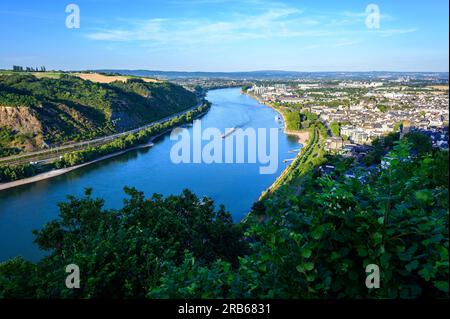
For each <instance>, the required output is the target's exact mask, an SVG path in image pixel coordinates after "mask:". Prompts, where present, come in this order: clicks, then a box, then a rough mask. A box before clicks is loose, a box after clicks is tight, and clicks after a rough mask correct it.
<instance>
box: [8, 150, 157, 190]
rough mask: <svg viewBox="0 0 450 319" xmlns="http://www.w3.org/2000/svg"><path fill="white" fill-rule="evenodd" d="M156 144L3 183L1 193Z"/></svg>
mask: <svg viewBox="0 0 450 319" xmlns="http://www.w3.org/2000/svg"><path fill="white" fill-rule="evenodd" d="M153 145H154V144H153V143H148V144H143V145H138V146H135V147H132V148H129V149H126V150H123V151H120V152H117V153H113V154H109V155H105V156H102V157H99V158H97V159H95V160H93V161H90V162H87V163H83V164H80V165H75V166H71V167H65V168H60V169H55V170H52V171H49V172H45V173H41V174H38V175H36V176H33V177H29V178H24V179H19V180H17V181H13V182H8V183H3V184H0V191H2V190H5V189H9V188H13V187H17V186H21V185H26V184H31V183H35V182H39V181H43V180H46V179H49V178H52V177H56V176H60V175H63V174H66V173H69V172H71V171H74V170H76V169H79V168H81V167H85V166H88V165H91V164H94V163H97V162H100V161H103V160H106V159H108V158H112V157H116V156H119V155H122V154H125V153H128V152H131V151H135V150H138V149H143V148H149V147H152V146H153Z"/></svg>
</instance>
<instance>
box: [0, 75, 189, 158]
mask: <svg viewBox="0 0 450 319" xmlns="http://www.w3.org/2000/svg"><path fill="white" fill-rule="evenodd" d="M195 104H196V97H195V95H194V94H193V93H191V92H189V91H187V90H185V89H184V88H182V87H180V86H177V85H174V84H171V83H168V82H144V81H142V80H140V79H136V78H134V79H129V80H128V81H127V82H122V81H115V82H112V83H109V84H106V83H94V82H91V81H86V80H82V79H80V78H78V77H75V76H70V75H67V74H64V75H62V76H61V77H60V78H48V77H43V78H39V79H38V78H36V77H35V76H33V75H27V74H3V75H0V156H5V155H10V154H14V153H17V152H19V151H21V150H28V151H30V150H36V149H40V148H42V147H43V146H44V145H45V144H47V145H52V144H61V143H64V142H68V141H80V140H85V139H89V138H93V137H97V136H101V135H107V134H111V133H114V132H120V131H124V130H127V129H132V128H135V127H138V126H140V125H144V124H146V123H149V122H151V121H153V120H156V119H159V118H162V117H166V116H168V115H171V114H173V113H176V112H180V111H182V110H184V109H187V108H189V107H192V106H194V105H195Z"/></svg>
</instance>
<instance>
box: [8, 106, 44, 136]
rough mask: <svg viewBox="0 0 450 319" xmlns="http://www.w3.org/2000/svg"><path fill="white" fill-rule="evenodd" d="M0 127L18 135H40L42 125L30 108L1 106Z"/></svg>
mask: <svg viewBox="0 0 450 319" xmlns="http://www.w3.org/2000/svg"><path fill="white" fill-rule="evenodd" d="M0 127H4V128H7V129H10V130H12V131H16V132H20V133H25V134H27V133H31V134H38V133H42V124H41V122H40V121H39V119H38V118H37V116H36V112H35V111H34V110H33V109H32V108H30V107H16V106H1V105H0Z"/></svg>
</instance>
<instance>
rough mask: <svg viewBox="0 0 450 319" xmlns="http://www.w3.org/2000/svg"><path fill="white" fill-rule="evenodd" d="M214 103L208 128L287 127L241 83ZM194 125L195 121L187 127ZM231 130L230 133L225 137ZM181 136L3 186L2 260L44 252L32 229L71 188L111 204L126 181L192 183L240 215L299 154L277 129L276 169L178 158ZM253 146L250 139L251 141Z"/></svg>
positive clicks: (164, 185)
mask: <svg viewBox="0 0 450 319" xmlns="http://www.w3.org/2000/svg"><path fill="white" fill-rule="evenodd" d="M207 99H208V100H209V101H210V102H211V103H212V107H211V109H210V111H209V112H208V113H207V114H206V115H205V116H204V117H202V119H201V126H202V129H205V128H208V127H214V128H218V129H220V130H221V131H222V132H223V131H224V130H225V129H226V128H234V127H241V128H243V129H246V128H249V127H252V128H255V129H256V128H281V127H282V123H279V122H277V121H276V120H275V116H276V115H277V113H276V112H275V111H274V110H272V109H271V108H269V107H267V106H265V105H263V104H260V103H258V102H257V101H256V100H254V99H253V98H251V97H248V96H246V95H243V94H241V92H240V89H236V88H229V89H218V90H212V91H209V92H208V95H207ZM188 130H189V131H192V127H188ZM227 138H229V137H227ZM175 143H176V141H173V140H170V137H169V135H165V136H163V137H160V138H159V139H158V140H156V141H155V145H154V146H153V147H152V148H150V149H141V150H135V151H131V152H129V153H126V154H123V155H120V156H117V157H114V158H111V159H107V160H104V161H101V162H97V163H94V164H92V165H89V166H87V167H83V168H80V169H77V170H75V171H72V172H69V173H67V174H65V175H61V176H58V177H54V178H51V179H47V180H43V181H39V182H35V183H32V184H28V185H23V186H19V187H16V188H12V189H8V190H3V191H0V261H4V260H6V259H9V258H12V257H15V256H18V255H21V256H23V257H24V258H26V259H29V260H33V261H35V260H38V259H39V258H41V257H42V256H43V255H44V253H43V252H42V251H40V250H39V249H38V248H37V246H36V245H35V244H34V243H33V238H34V236H33V235H32V230H33V229H40V228H41V227H42V225H43V224H45V223H46V222H48V221H50V220H52V219H54V218H55V217H57V215H58V207H57V203H58V202H62V201H65V200H66V196H67V195H75V196H81V195H82V194H83V190H84V189H85V188H87V187H91V188H93V195H94V196H98V197H102V198H104V199H105V207H106V208H120V207H121V206H122V203H123V199H124V198H126V195H125V194H124V193H123V187H124V186H132V187H136V188H137V189H138V190H140V191H143V192H144V193H145V194H146V196H150V195H151V194H152V193H155V192H156V193H160V194H163V195H169V194H179V193H180V192H181V191H182V190H183V189H184V188H189V189H191V190H192V191H193V192H195V193H196V194H197V195H198V196H209V197H211V198H213V199H214V201H215V203H216V205H217V206H218V205H219V204H224V205H225V207H226V209H227V210H228V211H229V212H230V213H231V214H232V216H233V220H234V221H235V222H238V221H239V220H241V219H242V218H243V217H245V215H246V214H247V212H248V211H249V210H250V208H251V206H252V204H253V203H254V202H255V201H256V200H257V199H258V197H259V196H260V194H261V192H263V191H264V190H265V189H267V188H268V187H269V186H270V185H271V184H272V183H273V182H274V181H275V179H276V178H277V177H278V176H279V175H280V174H281V172H282V171H283V169H284V168H285V167H286V165H287V164H285V163H283V160H284V159H287V158H292V157H295V154H293V153H288V151H290V150H296V151H298V148H299V144H298V142H297V140H296V138H294V137H292V136H286V135H285V134H284V133H283V130H282V129H279V130H278V169H277V171H276V172H275V173H274V174H267V175H264V174H260V171H259V168H260V167H261V164H260V163H254V164H249V163H246V164H237V163H235V164H217V163H216V164H204V163H201V164H196V163H192V164H174V163H173V162H172V160H171V158H170V150H171V148H172V147H173V145H174V144H175ZM246 147H247V145H246Z"/></svg>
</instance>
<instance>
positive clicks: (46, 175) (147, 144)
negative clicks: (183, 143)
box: [0, 103, 210, 191]
mask: <svg viewBox="0 0 450 319" xmlns="http://www.w3.org/2000/svg"><path fill="white" fill-rule="evenodd" d="M205 108H206V110H205ZM209 109H210V105H209V104H208V103H205V104H203V105H201V106H199V107H197V108H196V109H194V110H189V111H186V112H185V113H183V114H182V115H180V114H179V113H177V114H176V115H175V117H174V118H171V119H167V120H166V121H165V122H163V123H161V124H164V123H168V124H167V128H166V129H163V130H162V131H160V132H158V133H156V134H153V135H151V136H150V137H149V138H148V139H147V142H143V143H141V144H138V145H135V146H131V145H130V146H131V147H128V148H125V149H122V150H120V151H119V150H118V151H116V152H112V153H110V154H106V155H103V156H99V157H98V158H95V159H92V160H90V161H87V162H85V163H80V164H77V163H73V164H72V165H71V166H69V167H64V168H56V169H54V168H53V169H49V170H46V171H45V172H43V173H40V174H37V175H33V176H30V177H25V178H20V179H17V180H13V181H9V182H6V183H0V191H2V190H6V189H10V188H13V187H17V186H21V185H26V184H30V183H34V182H38V181H41V180H45V179H49V178H52V177H56V176H60V175H62V174H66V173H68V172H70V171H73V170H75V169H78V168H81V167H84V166H87V165H90V164H93V163H96V162H99V161H102V160H105V159H108V158H111V157H115V156H118V155H121V154H124V153H127V152H129V151H133V150H136V149H140V148H146V147H150V146H152V145H153V143H151V141H153V140H154V139H155V138H156V137H159V136H162V135H164V134H167V132H169V131H170V130H171V129H172V128H173V127H176V126H177V125H183V124H184V121H183V120H182V119H183V116H185V117H186V116H187V115H189V114H191V113H192V114H191V115H192V118H191V119H197V118H199V117H202V116H203V115H205V114H206V113H207V112H208V111H209ZM198 111H200V113H198V114H195V113H196V112H198ZM176 119H179V120H180V122H179V123H172V122H171V121H174V120H176ZM151 128H152V127H148V128H147V130H148V129H151ZM138 133H139V132H136V133H133V134H138ZM133 134H130V136H131V135H133ZM150 134H151V133H150ZM125 142H126V140H125ZM112 143H114V142H112ZM77 152H80V151H75V152H73V154H76V153H77ZM68 154H69V155H70V154H72V153H68ZM98 155H101V153H100V154H98Z"/></svg>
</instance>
